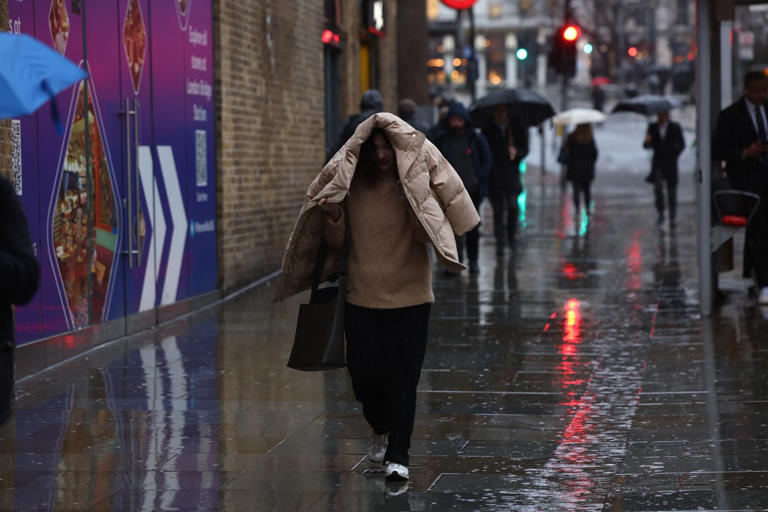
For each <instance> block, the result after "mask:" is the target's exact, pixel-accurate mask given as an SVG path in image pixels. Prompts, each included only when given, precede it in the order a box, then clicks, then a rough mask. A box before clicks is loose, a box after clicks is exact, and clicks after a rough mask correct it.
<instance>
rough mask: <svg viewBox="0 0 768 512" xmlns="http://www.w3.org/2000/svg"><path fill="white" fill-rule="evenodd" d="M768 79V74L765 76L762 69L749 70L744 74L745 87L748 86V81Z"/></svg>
mask: <svg viewBox="0 0 768 512" xmlns="http://www.w3.org/2000/svg"><path fill="white" fill-rule="evenodd" d="M767 79H768V76H765V73H763V72H762V71H747V72H746V73H745V74H744V87H746V86H747V84H748V83H751V82H757V81H760V80H767Z"/></svg>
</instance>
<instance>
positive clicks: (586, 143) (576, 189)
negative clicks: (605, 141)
mask: <svg viewBox="0 0 768 512" xmlns="http://www.w3.org/2000/svg"><path fill="white" fill-rule="evenodd" d="M558 161H559V162H560V163H561V164H564V165H565V179H566V180H568V181H570V182H571V185H572V186H573V204H574V207H575V208H576V212H575V213H576V215H577V216H578V215H579V212H580V203H581V198H582V197H583V198H584V212H585V213H586V215H587V216H589V208H590V203H591V202H592V193H591V188H592V181H594V179H595V162H596V161H597V146H596V145H595V138H594V137H593V136H592V125H590V124H579V125H577V126H576V129H575V130H573V132H571V133H570V134H569V135H568V137H567V138H566V139H565V142H564V143H563V150H562V151H561V156H560V157H558Z"/></svg>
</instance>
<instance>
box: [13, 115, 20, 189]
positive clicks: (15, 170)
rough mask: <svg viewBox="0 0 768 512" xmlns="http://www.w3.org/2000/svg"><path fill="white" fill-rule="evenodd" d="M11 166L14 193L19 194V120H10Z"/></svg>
mask: <svg viewBox="0 0 768 512" xmlns="http://www.w3.org/2000/svg"><path fill="white" fill-rule="evenodd" d="M11 140H12V145H13V147H12V149H11V168H12V169H13V186H14V188H15V189H16V194H17V195H21V121H19V120H18V119H13V120H11Z"/></svg>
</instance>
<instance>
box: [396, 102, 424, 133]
mask: <svg viewBox="0 0 768 512" xmlns="http://www.w3.org/2000/svg"><path fill="white" fill-rule="evenodd" d="M397 116H398V117H399V118H400V119H402V120H403V121H405V122H406V123H408V124H409V125H411V126H413V127H414V128H416V129H417V130H419V131H420V132H421V133H423V134H424V135H426V134H427V133H428V132H429V126H427V123H425V122H423V121H421V120H419V119H418V118H417V117H416V102H415V101H413V100H412V99H411V98H403V99H401V100H400V103H398V104H397Z"/></svg>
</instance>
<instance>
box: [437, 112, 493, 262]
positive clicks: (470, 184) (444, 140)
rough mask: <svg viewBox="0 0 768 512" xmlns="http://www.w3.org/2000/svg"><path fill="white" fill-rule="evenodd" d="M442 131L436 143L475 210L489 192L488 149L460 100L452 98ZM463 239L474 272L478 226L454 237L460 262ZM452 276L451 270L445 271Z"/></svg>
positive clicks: (477, 253)
mask: <svg viewBox="0 0 768 512" xmlns="http://www.w3.org/2000/svg"><path fill="white" fill-rule="evenodd" d="M446 125H447V128H446V130H445V131H443V132H441V133H440V134H439V136H438V138H437V139H436V140H435V143H434V144H435V146H436V147H437V149H439V150H440V152H441V153H442V154H443V156H444V157H445V159H446V160H448V163H450V164H451V167H453V168H454V169H455V170H456V172H457V173H458V175H459V177H460V178H461V181H462V182H463V183H464V188H465V189H467V192H468V193H469V196H470V197H471V198H472V203H473V204H474V205H475V209H476V210H478V211H479V210H480V203H481V202H482V200H483V197H485V196H486V194H487V193H488V173H489V172H490V169H491V164H492V159H491V150H490V148H489V147H488V142H486V140H485V137H484V136H483V134H482V133H481V132H480V131H478V130H475V129H474V128H472V126H471V124H470V117H469V112H467V109H466V107H464V105H463V104H462V103H461V102H458V101H454V102H453V103H451V106H450V107H449V108H448V112H447V114H446ZM465 239H466V249H467V258H468V259H469V272H470V273H471V274H477V273H478V272H479V271H480V268H479V267H478V264H477V257H478V255H479V241H480V227H479V225H478V226H475V228H474V229H473V230H471V231H470V232H468V233H467V234H466V235H462V236H457V237H456V248H457V251H458V254H459V261H463V254H464V247H465V243H464V242H465ZM446 272H447V273H449V275H452V274H453V272H452V271H446Z"/></svg>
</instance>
